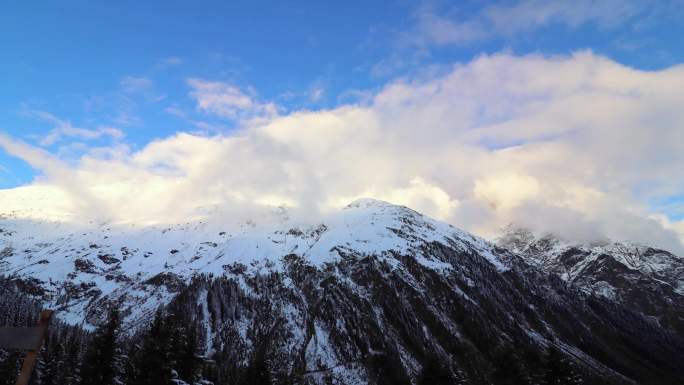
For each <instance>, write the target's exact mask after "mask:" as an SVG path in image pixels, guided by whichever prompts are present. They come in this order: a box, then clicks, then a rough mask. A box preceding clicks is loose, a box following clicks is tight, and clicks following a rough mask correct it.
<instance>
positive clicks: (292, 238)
mask: <svg viewBox="0 0 684 385" xmlns="http://www.w3.org/2000/svg"><path fill="white" fill-rule="evenodd" d="M0 218H2V219H0V274H4V275H8V276H14V277H18V278H21V279H24V280H25V282H26V285H27V286H30V287H31V288H32V289H33V290H35V292H36V293H40V294H41V295H43V296H44V298H46V299H48V302H50V301H52V302H53V303H54V305H52V306H54V307H55V308H58V309H60V310H61V311H60V312H59V317H60V318H62V319H63V320H65V321H67V322H71V323H80V322H81V321H83V320H84V319H88V312H89V310H90V309H89V307H91V306H92V305H93V304H96V303H97V302H98V301H104V300H109V301H118V300H121V299H123V298H125V301H127V302H129V306H126V307H130V309H132V310H133V312H131V313H130V314H129V315H128V318H129V319H130V320H137V319H140V318H141V317H148V318H149V316H150V315H151V313H152V312H153V311H154V310H155V309H156V308H157V307H158V306H159V304H163V303H166V302H168V301H169V300H170V299H171V298H172V297H173V296H174V293H175V289H176V288H177V286H181V285H182V284H183V283H187V282H188V281H189V279H190V278H191V277H193V276H197V275H200V274H209V275H214V276H220V275H222V274H225V273H226V272H230V271H233V270H234V269H241V270H246V271H248V272H250V273H259V272H268V271H281V270H282V268H283V265H282V262H283V257H285V256H287V255H297V256H300V257H302V258H303V259H304V260H305V261H306V262H307V263H308V264H311V265H313V266H317V267H321V266H324V265H326V264H329V263H334V262H336V261H339V260H341V259H342V258H344V256H345V255H377V256H381V257H382V258H384V259H385V260H386V261H387V262H388V263H391V264H395V265H396V264H397V263H399V262H398V261H397V260H396V259H395V258H393V255H396V254H412V255H415V257H416V259H417V261H418V262H419V263H421V264H422V265H424V266H426V267H428V268H431V269H436V270H443V269H447V270H448V269H450V268H451V266H450V265H449V263H446V262H444V261H440V260H438V259H435V258H434V257H433V256H431V255H429V254H426V253H424V252H421V250H420V249H421V247H423V245H425V244H427V243H432V242H438V243H443V244H449V245H452V246H454V247H459V248H462V249H463V250H471V249H472V250H474V251H475V252H477V253H478V254H481V255H482V256H484V257H485V258H487V259H488V260H489V261H490V262H491V263H492V264H494V265H495V266H496V267H497V268H498V269H501V270H504V269H505V266H504V264H503V263H502V262H501V261H500V260H499V259H498V258H497V257H496V255H495V252H494V251H493V250H492V246H491V245H490V244H489V243H488V242H486V241H484V240H482V239H480V238H477V237H474V236H472V235H470V234H468V233H465V232H463V231H461V230H459V229H456V228H454V227H452V226H450V225H447V224H444V223H441V222H439V221H435V220H432V219H430V218H427V217H424V216H423V215H421V214H419V213H417V212H415V211H413V210H410V209H408V208H405V207H401V206H395V205H392V204H389V203H385V202H382V201H377V200H371V199H362V200H358V201H355V202H353V203H352V204H350V205H349V206H347V207H346V208H344V209H342V210H340V211H339V212H338V213H335V214H332V215H329V216H328V217H327V218H325V220H324V221H321V222H319V223H315V224H304V223H301V222H296V221H294V220H292V219H290V218H288V216H287V215H286V212H283V211H275V212H273V213H272V215H271V216H269V217H262V218H261V219H260V221H259V222H256V221H246V222H243V223H237V224H228V225H227V224H219V223H212V222H211V221H202V220H198V221H195V222H188V223H182V224H174V225H164V226H161V225H149V226H141V225H136V224H109V223H101V224H98V223H90V224H89V225H88V226H83V225H77V224H73V223H70V222H68V221H63V220H59V221H58V220H45V219H43V220H36V219H23V218H22V215H21V212H15V213H13V214H11V215H4V216H3V217H0Z"/></svg>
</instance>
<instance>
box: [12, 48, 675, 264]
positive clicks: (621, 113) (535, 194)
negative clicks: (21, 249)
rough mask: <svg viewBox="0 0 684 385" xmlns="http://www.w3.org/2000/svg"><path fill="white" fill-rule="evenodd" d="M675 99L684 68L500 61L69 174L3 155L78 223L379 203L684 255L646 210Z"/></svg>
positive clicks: (199, 84)
mask: <svg viewBox="0 0 684 385" xmlns="http://www.w3.org/2000/svg"><path fill="white" fill-rule="evenodd" d="M189 85H190V86H191V87H192V88H193V91H192V92H193V93H194V94H193V95H194V96H195V97H196V98H197V100H198V108H200V109H202V110H204V111H205V112H206V113H214V114H216V115H218V116H229V117H231V118H232V117H235V116H240V115H241V114H243V112H242V109H245V110H246V112H244V114H245V115H246V116H248V117H251V116H253V113H252V111H254V108H255V106H256V108H257V109H259V108H261V107H260V106H261V104H258V103H257V102H254V101H253V98H251V97H249V96H248V95H246V94H244V93H242V92H241V91H239V90H236V89H233V88H231V87H229V86H226V85H223V84H219V83H212V82H207V81H200V80H191V81H189ZM682 101H684V66H676V67H672V68H669V69H665V70H661V71H655V72H645V71H639V70H635V69H632V68H628V67H625V66H623V65H620V64H618V63H616V62H614V61H611V60H610V59H607V58H605V57H601V56H597V55H595V54H593V53H591V52H578V53H575V54H573V55H571V56H558V57H549V56H540V55H529V56H522V57H519V56H511V55H504V54H498V55H492V56H482V57H479V58H477V59H475V60H473V61H471V62H469V63H463V64H457V65H454V66H453V68H451V69H450V70H449V71H446V72H445V73H442V74H440V75H437V76H435V75H431V76H428V77H423V78H421V79H419V80H411V79H403V80H396V81H394V82H391V83H390V84H388V85H387V86H386V87H384V88H383V89H382V90H380V91H378V92H377V93H376V94H375V95H373V97H372V98H370V100H369V101H368V102H366V103H363V104H347V105H341V106H339V107H337V108H334V109H328V110H320V111H296V112H292V113H289V114H287V115H282V116H278V115H273V116H272V117H270V118H267V119H264V120H263V122H261V123H259V124H253V123H250V124H246V125H244V126H243V128H240V129H237V130H234V131H230V132H228V133H225V134H222V135H214V136H201V135H197V134H190V133H182V132H181V133H177V134H176V135H174V136H172V137H168V138H163V139H159V140H157V141H154V142H152V143H150V144H148V145H147V146H146V147H144V148H142V149H140V150H139V151H130V150H128V149H127V148H126V147H122V148H118V147H117V148H113V149H111V151H108V152H107V153H106V155H102V152H101V151H100V152H98V153H91V154H88V155H86V156H84V157H82V158H81V159H80V161H79V162H78V163H77V164H76V165H66V164H62V163H61V161H60V160H59V159H57V158H55V157H54V156H53V155H51V154H48V153H46V152H45V151H42V150H36V149H35V148H33V147H31V146H29V145H27V144H25V143H20V142H18V141H17V140H16V139H14V138H10V137H7V136H0V146H2V147H3V148H5V150H6V151H8V152H10V153H12V154H13V155H16V156H18V157H20V158H22V159H24V160H26V161H27V162H29V163H30V164H31V165H32V166H33V167H35V168H37V169H40V170H41V171H42V172H43V174H44V177H43V178H42V179H40V180H38V181H36V183H37V184H41V185H47V186H52V188H55V187H58V188H60V190H62V191H65V192H66V194H67V195H68V196H69V199H71V201H73V202H76V203H78V205H76V204H74V205H73V207H74V210H79V212H80V214H81V215H85V216H88V215H90V216H93V215H100V216H103V215H106V216H109V217H112V218H113V219H116V220H124V221H178V220H183V219H185V218H188V217H190V216H196V215H200V214H201V213H203V212H207V210H209V209H210V208H218V209H219V210H222V211H224V212H231V210H233V211H236V210H240V211H246V212H249V211H250V210H252V209H254V210H256V209H258V208H260V207H267V206H278V205H284V206H289V207H292V208H293V210H294V211H295V212H300V213H308V214H309V215H314V216H315V215H318V214H320V213H325V212H326V211H329V210H332V209H334V208H337V207H340V206H343V205H345V204H347V203H349V202H350V201H351V200H353V199H355V198H357V197H375V198H379V199H385V200H389V201H391V202H394V203H399V204H404V205H407V206H409V207H412V208H414V209H416V210H419V211H422V212H425V213H426V214H429V215H432V216H435V217H437V218H440V219H443V220H445V221H448V222H450V223H452V224H454V225H456V226H458V227H461V228H465V229H467V230H470V231H473V232H475V233H478V234H481V235H484V236H491V235H493V234H495V233H496V231H497V230H498V229H499V228H501V227H503V226H505V225H507V224H508V223H511V222H514V223H518V224H521V225H524V226H527V227H531V228H532V229H535V230H539V231H554V232H559V233H562V234H565V235H566V236H568V237H570V238H577V239H585V240H586V239H597V238H602V237H609V238H614V239H629V240H635V241H641V242H646V243H651V244H656V245H660V246H662V247H667V248H670V249H673V250H675V251H677V252H681V251H682V250H683V249H684V248H683V247H682V239H684V231H683V230H684V226H682V222H674V221H671V220H669V219H668V218H667V217H666V216H664V215H662V214H659V213H657V212H654V210H653V209H651V207H650V206H649V202H650V201H651V200H653V199H658V198H662V197H668V196H674V195H677V194H681V193H682V191H684V109H682ZM274 108H275V107H274Z"/></svg>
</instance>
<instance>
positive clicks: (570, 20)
mask: <svg viewBox="0 0 684 385" xmlns="http://www.w3.org/2000/svg"><path fill="white" fill-rule="evenodd" d="M659 5H662V4H658V3H657V2H652V1H635V0H601V1H595V0H574V1H547V0H523V1H517V2H502V3H498V4H492V5H489V6H485V7H483V8H482V9H481V10H480V11H479V12H477V13H475V14H474V15H472V14H471V16H469V17H468V18H465V17H462V15H461V13H459V12H458V10H457V9H456V10H444V9H437V8H435V7H434V6H430V5H428V6H425V5H424V6H422V7H420V8H419V9H418V11H417V12H416V21H417V23H416V26H415V29H413V30H411V31H409V32H408V33H407V34H405V36H404V39H405V40H408V41H409V42H411V43H414V44H418V45H430V44H434V45H445V44H457V45H462V44H468V43H471V42H474V41H478V40H482V39H487V38H491V37H495V36H507V37H510V36H513V35H515V34H519V33H524V32H527V31H532V30H535V29H538V28H542V27H545V26H548V25H553V24H557V25H564V26H567V27H570V28H575V27H578V26H581V25H583V24H587V23H594V24H596V25H597V26H599V27H601V28H608V27H614V26H617V25H619V24H622V23H624V22H627V21H629V20H631V19H632V18H634V17H635V15H637V14H639V12H641V11H643V10H645V9H648V10H652V9H654V8H657V7H658V6H659Z"/></svg>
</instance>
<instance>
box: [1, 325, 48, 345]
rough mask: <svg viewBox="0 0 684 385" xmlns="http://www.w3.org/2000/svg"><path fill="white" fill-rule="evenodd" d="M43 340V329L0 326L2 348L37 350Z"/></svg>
mask: <svg viewBox="0 0 684 385" xmlns="http://www.w3.org/2000/svg"><path fill="white" fill-rule="evenodd" d="M42 340H43V329H42V328H40V327H33V328H19V327H16V328H0V348H3V349H8V350H36V348H39V347H40V343H41V342H42Z"/></svg>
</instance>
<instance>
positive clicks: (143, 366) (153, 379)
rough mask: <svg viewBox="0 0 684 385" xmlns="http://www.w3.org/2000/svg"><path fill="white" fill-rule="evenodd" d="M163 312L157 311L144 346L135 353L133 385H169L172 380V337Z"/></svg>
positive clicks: (131, 381) (144, 338) (146, 334)
mask: <svg viewBox="0 0 684 385" xmlns="http://www.w3.org/2000/svg"><path fill="white" fill-rule="evenodd" d="M169 332H170V331H169V329H168V327H167V321H166V320H165V317H164V314H163V312H162V311H161V310H159V311H157V314H156V315H155V317H154V321H153V322H152V325H151V326H150V329H149V330H148V331H147V332H146V333H145V334H144V335H143V337H142V340H143V341H142V346H141V348H140V349H139V350H138V351H137V352H135V357H134V364H133V373H130V375H129V382H130V383H131V385H159V384H162V385H163V384H168V383H170V382H171V378H172V367H171V366H170V365H169V364H170V362H171V356H170V351H171V335H170V333H169Z"/></svg>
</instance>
